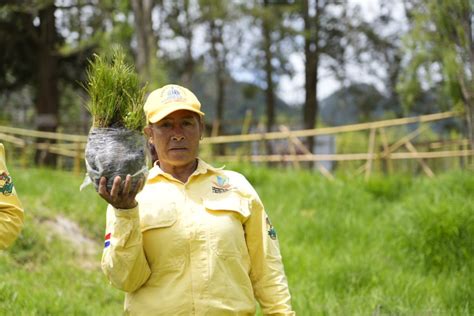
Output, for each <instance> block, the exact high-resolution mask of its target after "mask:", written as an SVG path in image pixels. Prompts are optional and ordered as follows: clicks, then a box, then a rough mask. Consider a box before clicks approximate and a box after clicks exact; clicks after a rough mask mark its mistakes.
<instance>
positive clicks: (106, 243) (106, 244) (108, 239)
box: [104, 233, 112, 248]
mask: <svg viewBox="0 0 474 316" xmlns="http://www.w3.org/2000/svg"><path fill="white" fill-rule="evenodd" d="M111 235H112V234H111V233H108V234H107V235H105V242H104V248H107V247H108V246H110V236H111Z"/></svg>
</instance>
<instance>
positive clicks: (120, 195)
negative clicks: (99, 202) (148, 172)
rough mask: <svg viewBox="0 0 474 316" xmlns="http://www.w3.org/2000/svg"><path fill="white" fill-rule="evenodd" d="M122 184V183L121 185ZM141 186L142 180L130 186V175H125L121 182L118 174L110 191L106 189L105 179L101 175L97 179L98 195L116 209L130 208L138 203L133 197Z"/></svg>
mask: <svg viewBox="0 0 474 316" xmlns="http://www.w3.org/2000/svg"><path fill="white" fill-rule="evenodd" d="M122 184H123V185H122ZM142 187H143V180H140V181H139V182H138V183H137V185H136V186H135V188H132V177H131V176H130V175H127V177H126V178H125V180H124V181H123V183H122V179H121V178H120V176H116V177H115V179H114V182H113V184H112V189H111V190H110V192H108V191H107V179H106V178H105V177H101V178H100V181H99V189H98V193H99V195H100V196H101V197H102V198H103V199H104V200H106V201H107V202H108V203H109V204H110V205H112V206H113V207H115V208H118V209H131V208H134V207H136V206H137V205H138V202H137V200H136V199H135V197H136V196H137V194H138V192H140V190H141V189H142Z"/></svg>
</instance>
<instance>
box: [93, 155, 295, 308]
mask: <svg viewBox="0 0 474 316" xmlns="http://www.w3.org/2000/svg"><path fill="white" fill-rule="evenodd" d="M137 201H138V207H137V208H135V209H131V210H118V209H115V208H113V207H112V206H110V205H109V207H108V210H107V228H106V240H105V248H104V252H103V257H102V269H103V271H104V273H105V274H106V276H107V277H108V279H109V280H110V282H111V283H112V284H113V285H114V286H115V287H117V288H119V289H121V290H123V291H125V292H127V293H126V297H125V312H126V313H127V314H132V315H219V316H221V315H253V314H255V310H256V300H258V302H259V303H260V306H261V308H262V311H263V313H264V314H265V315H294V312H293V311H292V308H291V303H290V293H289V290H288V284H287V281H286V276H285V273H284V270H283V264H282V260H281V256H280V250H279V245H278V240H277V239H276V234H275V230H274V229H273V227H272V226H271V224H270V221H269V220H268V218H267V215H266V213H265V210H264V208H263V205H262V202H261V201H260V199H259V197H258V195H257V193H256V192H255V190H254V189H253V187H252V186H251V185H250V183H249V182H248V181H247V180H246V179H245V178H244V177H243V176H242V175H241V174H239V173H236V172H232V171H227V170H222V169H217V168H213V167H211V166H209V165H208V164H206V163H205V162H203V161H202V160H199V163H198V167H197V169H196V171H195V172H194V173H193V174H192V175H191V176H190V178H189V179H188V181H187V182H186V183H184V184H183V183H182V182H180V181H178V180H176V179H175V178H173V177H172V176H171V175H169V174H166V173H164V172H163V171H162V170H161V169H160V168H159V167H158V166H155V167H153V168H152V169H151V170H150V174H149V176H148V179H147V182H146V185H145V187H144V189H143V191H141V192H140V193H139V194H138V196H137Z"/></svg>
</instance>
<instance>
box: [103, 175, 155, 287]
mask: <svg viewBox="0 0 474 316" xmlns="http://www.w3.org/2000/svg"><path fill="white" fill-rule="evenodd" d="M120 182H121V179H120V177H117V178H116V179H115V181H114V184H113V187H112V190H111V191H110V193H109V192H107V190H106V182H105V178H102V179H101V181H100V184H99V195H100V196H101V197H102V198H103V199H104V200H106V201H107V202H109V206H108V208H107V227H106V232H105V243H104V252H103V253H102V271H103V272H104V274H105V275H106V276H107V278H108V279H109V281H110V283H111V284H112V285H113V286H114V287H116V288H118V289H120V290H122V291H125V292H133V291H135V290H137V289H139V288H140V287H141V286H142V285H143V284H144V283H145V282H146V280H148V278H149V277H150V274H151V270H150V267H149V265H148V261H147V260H146V256H145V252H144V250H143V243H142V232H141V229H140V218H139V213H138V212H139V210H138V205H137V202H136V200H135V196H136V195H137V193H138V191H140V189H141V186H142V184H141V183H139V184H138V185H137V188H135V189H134V190H133V189H131V188H130V187H131V178H130V176H127V178H126V180H125V181H124V186H123V187H124V188H123V189H120V187H121V186H120Z"/></svg>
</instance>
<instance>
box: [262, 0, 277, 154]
mask: <svg viewBox="0 0 474 316" xmlns="http://www.w3.org/2000/svg"><path fill="white" fill-rule="evenodd" d="M264 5H265V6H268V0H265V1H264ZM263 41H264V52H265V78H266V82H267V87H266V89H265V101H266V112H267V126H266V130H267V133H269V132H271V131H272V129H273V126H274V125H275V97H274V84H273V66H272V59H273V55H272V51H271V45H272V39H271V29H270V21H268V18H267V17H264V18H263ZM266 150H267V155H271V154H272V153H273V150H272V144H271V142H269V141H267V142H266Z"/></svg>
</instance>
